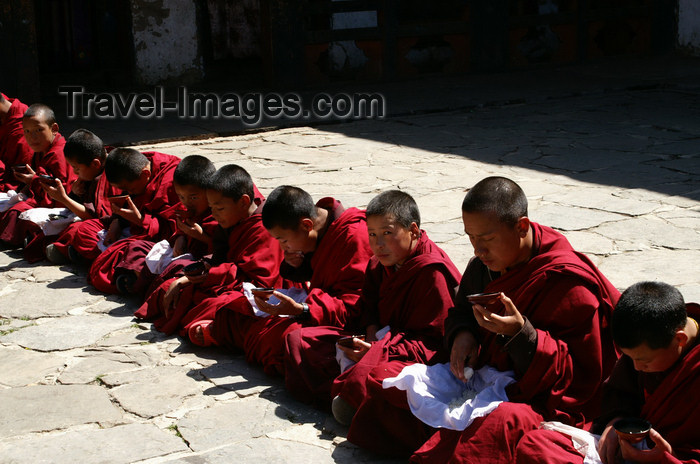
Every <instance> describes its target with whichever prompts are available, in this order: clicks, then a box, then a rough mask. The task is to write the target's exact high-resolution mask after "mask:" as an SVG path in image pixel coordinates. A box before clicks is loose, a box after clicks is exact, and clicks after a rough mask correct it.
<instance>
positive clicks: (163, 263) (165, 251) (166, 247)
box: [146, 240, 194, 274]
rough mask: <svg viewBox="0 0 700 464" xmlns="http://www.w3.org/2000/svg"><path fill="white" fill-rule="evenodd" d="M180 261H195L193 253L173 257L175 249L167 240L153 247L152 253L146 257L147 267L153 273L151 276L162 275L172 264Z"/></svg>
mask: <svg viewBox="0 0 700 464" xmlns="http://www.w3.org/2000/svg"><path fill="white" fill-rule="evenodd" d="M178 259H191V260H194V256H192V254H191V253H185V254H183V255H180V256H173V248H172V247H171V246H170V243H168V241H167V240H161V241H160V242H158V243H156V244H155V245H153V248H151V251H149V252H148V254H147V255H146V266H147V267H148V270H149V271H151V274H161V273H162V272H163V271H165V268H166V267H168V266H169V265H170V263H172V262H173V261H177V260H178Z"/></svg>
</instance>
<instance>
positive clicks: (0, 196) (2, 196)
mask: <svg viewBox="0 0 700 464" xmlns="http://www.w3.org/2000/svg"><path fill="white" fill-rule="evenodd" d="M26 199H27V198H26V197H25V196H24V195H23V194H21V193H17V192H15V191H14V190H8V191H7V192H0V213H4V212H5V211H7V210H8V209H10V208H11V207H12V205H14V204H15V203H19V202H20V201H23V200H26Z"/></svg>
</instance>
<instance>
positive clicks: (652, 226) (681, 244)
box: [594, 217, 700, 250]
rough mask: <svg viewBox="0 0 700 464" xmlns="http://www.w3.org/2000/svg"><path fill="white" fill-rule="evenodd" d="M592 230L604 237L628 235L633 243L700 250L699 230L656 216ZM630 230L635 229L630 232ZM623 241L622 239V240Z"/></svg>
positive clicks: (632, 219) (613, 223)
mask: <svg viewBox="0 0 700 464" xmlns="http://www.w3.org/2000/svg"><path fill="white" fill-rule="evenodd" d="M594 231H595V232H596V233H598V234H601V235H603V236H605V237H608V238H612V237H628V239H627V240H629V241H633V243H637V244H639V243H641V244H644V245H647V246H649V247H664V248H673V249H679V250H700V231H699V230H697V229H692V228H685V227H677V226H675V225H674V224H671V223H669V222H666V221H663V220H660V219H658V218H656V217H639V218H630V219H624V220H621V221H615V222H610V223H608V224H601V225H600V226H598V227H596V228H595V229H594ZM630 231H635V233H634V234H630V233H629V232H630ZM623 241H624V240H623Z"/></svg>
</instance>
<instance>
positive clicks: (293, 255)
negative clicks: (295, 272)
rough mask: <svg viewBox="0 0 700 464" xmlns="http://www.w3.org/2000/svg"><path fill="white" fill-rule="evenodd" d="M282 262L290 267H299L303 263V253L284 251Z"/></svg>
mask: <svg viewBox="0 0 700 464" xmlns="http://www.w3.org/2000/svg"><path fill="white" fill-rule="evenodd" d="M284 262H286V263H287V264H289V265H290V266H292V267H299V266H301V265H302V264H303V263H304V253H302V252H301V251H285V252H284Z"/></svg>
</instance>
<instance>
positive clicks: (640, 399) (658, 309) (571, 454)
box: [517, 282, 700, 464]
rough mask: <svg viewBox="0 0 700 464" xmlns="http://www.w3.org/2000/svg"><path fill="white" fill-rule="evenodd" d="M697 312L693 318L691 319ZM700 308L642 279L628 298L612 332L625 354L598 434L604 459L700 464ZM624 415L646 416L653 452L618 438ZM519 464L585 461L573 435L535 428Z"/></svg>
mask: <svg viewBox="0 0 700 464" xmlns="http://www.w3.org/2000/svg"><path fill="white" fill-rule="evenodd" d="M689 313H690V314H691V315H692V316H693V318H691V317H688V314H689ZM699 317H700V306H698V305H697V304H694V303H689V304H687V305H686V304H685V302H684V301H683V296H682V295H681V293H680V292H679V291H678V290H677V289H675V288H674V287H672V286H671V285H668V284H665V283H662V282H639V283H636V284H634V285H632V286H631V287H630V288H628V289H627V290H625V292H624V293H623V294H622V296H621V297H620V301H618V303H617V306H616V307H615V311H614V312H613V315H612V324H611V326H612V333H613V338H614V339H615V343H616V344H617V346H618V348H619V349H620V350H621V351H622V353H623V356H621V357H620V359H619V360H618V361H617V364H616V365H615V368H614V369H613V372H612V374H611V375H610V378H608V380H606V382H605V385H604V386H603V403H602V415H601V416H600V417H599V418H598V419H597V420H596V421H595V424H594V427H593V430H592V432H594V433H602V435H601V437H600V442H599V443H598V451H599V455H600V459H601V460H602V461H603V463H605V464H613V463H616V462H622V460H625V461H626V462H657V463H681V462H683V463H697V462H700V427H698V414H700V402H699V401H698V398H697V392H698V391H700V344H699V343H698V322H697V319H698V318H699ZM622 417H637V418H642V419H645V420H647V421H649V423H650V424H651V426H652V428H651V431H650V432H649V438H648V439H647V444H648V448H651V449H646V450H640V449H637V448H635V447H633V446H632V445H631V444H630V443H629V442H628V441H625V440H622V439H620V438H618V436H617V434H616V433H615V430H614V424H615V422H617V420H618V419H620V418H622ZM517 462H522V463H528V462H532V463H535V462H536V463H540V462H551V463H562V464H564V463H567V464H569V463H582V462H583V456H582V455H581V454H580V453H579V452H578V451H576V449H575V448H574V447H573V444H572V441H571V438H570V437H568V436H566V435H563V434H561V433H559V432H554V431H546V430H535V431H532V432H529V433H528V434H527V435H525V437H523V438H522V439H521V440H520V443H519V444H518V448H517Z"/></svg>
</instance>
